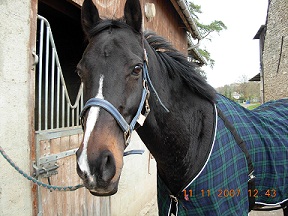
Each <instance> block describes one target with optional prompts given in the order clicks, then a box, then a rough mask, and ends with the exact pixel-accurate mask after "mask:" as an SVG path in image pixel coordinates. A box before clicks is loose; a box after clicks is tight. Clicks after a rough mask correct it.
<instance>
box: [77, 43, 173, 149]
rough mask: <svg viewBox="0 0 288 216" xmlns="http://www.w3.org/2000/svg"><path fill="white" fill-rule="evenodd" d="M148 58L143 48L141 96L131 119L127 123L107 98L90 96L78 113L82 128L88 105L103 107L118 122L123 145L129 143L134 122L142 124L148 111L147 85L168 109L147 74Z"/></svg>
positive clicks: (148, 93)
mask: <svg viewBox="0 0 288 216" xmlns="http://www.w3.org/2000/svg"><path fill="white" fill-rule="evenodd" d="M147 64H148V58H147V53H146V50H145V49H144V64H143V74H142V87H143V89H142V97H141V101H140V104H139V107H138V110H137V112H136V114H135V116H134V118H133V119H132V121H131V123H130V124H128V123H127V122H126V120H125V119H124V117H123V116H122V115H121V113H120V112H119V111H118V110H117V109H116V108H115V107H114V106H113V105H112V104H111V103H110V102H109V101H107V100H104V99H101V98H91V99H89V100H88V101H87V102H86V104H85V106H84V108H83V110H82V111H81V113H80V121H81V124H82V128H83V129H84V116H85V113H86V112H87V110H88V109H89V108H90V107H94V106H96V107H101V108H103V109H105V110H106V111H107V112H109V113H110V114H111V115H112V116H113V117H114V119H115V120H116V122H117V123H118V125H119V127H120V128H121V130H122V131H123V133H124V140H125V147H127V146H128V145H129V142H130V139H131V134H132V132H133V130H135V126H136V123H138V124H139V125H140V126H143V124H144V122H145V120H146V118H147V116H148V114H149V112H150V106H149V103H148V99H149V96H150V91H149V87H150V88H151V90H152V92H153V93H154V95H155V96H156V97H157V101H159V103H160V104H161V106H162V107H163V108H164V109H165V111H166V112H169V110H168V109H167V108H166V107H165V106H164V104H163V103H162V102H161V100H160V98H159V96H158V94H157V92H156V90H155V88H154V86H153V84H152V82H151V79H150V77H149V74H148V68H147ZM143 109H144V114H142V111H143Z"/></svg>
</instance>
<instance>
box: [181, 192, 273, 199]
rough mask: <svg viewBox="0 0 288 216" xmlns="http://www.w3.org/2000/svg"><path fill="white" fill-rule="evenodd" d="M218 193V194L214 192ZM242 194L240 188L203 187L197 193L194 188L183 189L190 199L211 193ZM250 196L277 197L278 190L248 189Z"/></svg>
mask: <svg viewBox="0 0 288 216" xmlns="http://www.w3.org/2000/svg"><path fill="white" fill-rule="evenodd" d="M212 193H216V194H212ZM241 194H242V191H241V190H240V189H219V190H210V189H206V190H204V189H202V190H200V191H198V193H195V191H193V190H186V189H185V190H183V195H184V199H186V200H187V199H189V197H193V196H197V197H209V196H211V195H216V196H218V197H219V198H228V197H238V196H240V195H241ZM246 194H248V197H258V196H266V197H270V198H275V197H276V196H277V192H276V190H275V189H267V190H264V191H259V190H257V189H254V190H248V191H247V192H246Z"/></svg>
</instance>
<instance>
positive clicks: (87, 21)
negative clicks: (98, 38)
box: [81, 0, 101, 38]
mask: <svg viewBox="0 0 288 216" xmlns="http://www.w3.org/2000/svg"><path fill="white" fill-rule="evenodd" d="M81 20H82V28H83V30H84V32H85V34H86V35H87V37H88V38H89V31H90V30H91V28H93V26H95V25H96V24H97V23H98V22H99V21H100V20H101V19H100V16H99V12H98V9H97V8H96V6H95V5H94V3H93V2H92V0H85V1H84V2H83V5H82V9H81Z"/></svg>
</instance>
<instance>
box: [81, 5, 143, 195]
mask: <svg viewBox="0 0 288 216" xmlns="http://www.w3.org/2000/svg"><path fill="white" fill-rule="evenodd" d="M82 25H83V29H84V32H85V33H86V35H87V38H88V41H89V44H88V46H87V48H86V50H85V52H84V54H83V57H82V59H81V60H80V62H79V64H78V66H77V71H78V74H79V76H80V77H81V80H82V82H83V86H84V100H85V101H88V100H89V99H91V98H94V99H95V98H96V99H95V100H96V101H93V99H92V102H91V100H90V105H89V102H88V103H87V104H88V105H87V104H86V106H85V108H84V111H83V112H82V126H83V129H84V136H83V141H82V143H81V146H80V148H79V150H78V151H77V172H78V174H79V176H80V177H81V178H82V179H83V181H84V185H85V187H86V188H87V189H89V190H90V192H91V193H92V194H93V195H98V196H107V195H112V194H114V193H116V192H117V188H118V182H119V178H120V174H121V170H122V166H123V152H124V149H125V146H126V144H127V140H126V139H129V138H128V136H129V134H130V132H131V131H130V129H131V128H129V130H127V125H125V124H126V123H127V122H128V123H129V124H130V125H131V123H130V122H131V121H133V120H134V117H135V115H136V113H137V111H138V110H139V104H141V101H142V100H143V97H142V95H143V89H145V87H144V88H143V80H142V78H143V59H144V49H143V42H142V32H141V25H142V13H141V6H140V3H139V1H138V0H127V2H126V4H125V9H124V19H123V20H121V21H120V20H118V21H116V20H101V19H100V17H99V13H98V10H97V8H96V7H95V5H94V4H93V3H92V0H85V2H84V3H83V6H82ZM144 86H145V85H144ZM107 107H108V108H107ZM140 111H141V110H140ZM119 115H120V117H119V118H118V117H117V116H119ZM117 118H118V119H117ZM123 122H124V123H123ZM129 124H128V126H129ZM123 134H124V136H123Z"/></svg>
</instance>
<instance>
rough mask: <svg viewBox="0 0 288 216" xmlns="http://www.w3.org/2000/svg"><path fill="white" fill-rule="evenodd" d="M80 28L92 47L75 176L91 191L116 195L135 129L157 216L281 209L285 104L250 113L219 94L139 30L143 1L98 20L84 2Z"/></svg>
mask: <svg viewBox="0 0 288 216" xmlns="http://www.w3.org/2000/svg"><path fill="white" fill-rule="evenodd" d="M82 26H83V30H84V32H85V34H86V36H87V38H88V42H89V44H88V46H87V48H86V50H85V52H84V54H83V57H82V59H81V61H80V62H79V64H78V66H77V72H78V74H79V76H80V78H81V80H82V82H83V84H84V100H85V101H86V102H87V103H86V105H85V107H84V109H83V111H82V113H81V121H82V126H83V130H84V136H83V141H82V143H81V146H80V148H79V150H78V151H77V172H78V174H79V176H80V177H81V178H82V179H83V182H84V185H85V187H86V188H87V189H88V190H89V191H90V192H91V194H93V195H95V196H110V195H113V194H115V193H116V192H117V188H118V182H119V178H120V175H121V169H122V166H123V152H124V149H125V148H126V146H127V145H128V144H129V140H130V135H131V132H132V131H133V130H135V129H137V132H138V134H139V135H140V137H141V139H142V140H143V142H144V143H145V145H146V146H147V148H148V149H149V150H150V152H151V153H152V154H153V156H154V157H155V159H156V161H157V173H158V207H159V215H170V214H171V213H174V214H175V215H247V214H248V211H249V209H251V208H252V206H253V204H254V203H255V199H256V203H258V204H268V205H274V204H281V205H282V206H285V203H287V200H288V186H287V185H288V163H287V161H288V123H287V122H288V120H287V116H288V105H287V104H288V101H287V100H284V99H283V100H280V101H277V102H274V103H268V104H266V105H263V106H261V107H260V108H258V109H257V110H255V111H254V112H250V111H248V110H245V109H244V108H241V107H240V106H239V105H237V104H236V103H234V102H232V101H230V100H228V99H227V98H225V97H223V96H221V95H218V94H216V92H215V90H214V89H213V88H212V87H211V86H210V85H208V84H207V83H206V81H205V80H204V79H203V78H202V77H201V75H200V74H199V73H198V72H197V68H196V67H195V65H193V64H192V63H189V62H188V61H187V60H186V58H185V57H184V56H183V55H182V54H180V53H179V52H178V51H177V50H175V49H174V48H173V47H172V46H171V45H170V44H169V43H168V42H167V41H165V40H164V39H163V38H161V37H159V36H157V35H156V34H154V33H151V32H145V33H143V32H142V31H141V27H142V12H141V6H140V3H139V1H138V0H127V2H126V4H125V8H124V17H123V18H121V19H118V20H110V19H105V20H102V19H101V18H100V17H99V13H98V10H97V8H96V6H95V5H94V4H93V3H92V0H85V1H84V3H83V6H82ZM148 71H149V72H148ZM148 114H149V115H148ZM262 146H264V147H263V148H262ZM255 176H256V178H255Z"/></svg>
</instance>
